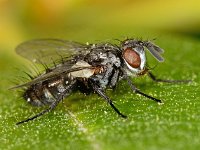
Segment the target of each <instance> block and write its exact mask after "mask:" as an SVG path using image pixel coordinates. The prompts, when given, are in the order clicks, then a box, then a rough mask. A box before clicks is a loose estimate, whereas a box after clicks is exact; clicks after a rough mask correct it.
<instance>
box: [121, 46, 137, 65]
mask: <svg viewBox="0 0 200 150" xmlns="http://www.w3.org/2000/svg"><path fill="white" fill-rule="evenodd" d="M123 57H124V59H125V60H126V62H127V63H128V64H129V65H130V66H131V67H133V68H138V67H140V64H141V59H140V55H139V54H138V53H137V52H135V51H134V50H133V49H131V48H126V49H125V50H124V52H123Z"/></svg>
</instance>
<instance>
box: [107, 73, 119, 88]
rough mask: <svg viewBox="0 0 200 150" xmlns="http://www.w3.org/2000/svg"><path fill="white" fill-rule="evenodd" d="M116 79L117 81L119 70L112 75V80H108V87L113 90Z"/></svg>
mask: <svg viewBox="0 0 200 150" xmlns="http://www.w3.org/2000/svg"><path fill="white" fill-rule="evenodd" d="M118 79H119V70H115V72H114V74H113V76H112V78H111V80H110V83H109V87H111V88H115V87H116V84H117V81H118Z"/></svg>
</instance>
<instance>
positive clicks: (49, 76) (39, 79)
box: [10, 66, 95, 89]
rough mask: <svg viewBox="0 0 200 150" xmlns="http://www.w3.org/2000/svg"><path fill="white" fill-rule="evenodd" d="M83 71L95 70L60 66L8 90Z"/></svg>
mask: <svg viewBox="0 0 200 150" xmlns="http://www.w3.org/2000/svg"><path fill="white" fill-rule="evenodd" d="M84 69H91V70H93V69H95V68H94V67H92V66H88V67H76V68H71V67H69V66H62V67H59V68H56V69H55V70H53V71H51V72H49V73H46V74H42V75H40V76H38V77H37V78H35V79H33V80H32V81H30V82H27V83H24V84H21V85H17V86H15V87H12V88H10V89H17V88H21V87H24V86H31V85H34V84H37V83H41V82H43V81H46V80H49V79H52V78H56V77H58V76H61V75H63V74H68V73H72V72H76V71H79V70H84Z"/></svg>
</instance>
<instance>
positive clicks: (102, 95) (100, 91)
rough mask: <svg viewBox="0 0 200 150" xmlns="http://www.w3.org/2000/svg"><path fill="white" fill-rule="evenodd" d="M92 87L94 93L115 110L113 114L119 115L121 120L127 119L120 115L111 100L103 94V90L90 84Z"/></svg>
mask: <svg viewBox="0 0 200 150" xmlns="http://www.w3.org/2000/svg"><path fill="white" fill-rule="evenodd" d="M92 87H93V89H94V91H95V92H96V93H97V94H98V95H99V96H101V97H102V98H104V99H105V100H106V101H107V102H108V103H109V104H110V106H111V107H112V108H113V109H114V110H115V112H116V113H117V114H118V115H120V116H121V117H122V118H127V116H125V115H124V114H122V113H121V112H120V111H119V110H118V109H117V108H116V107H115V105H114V104H113V102H112V100H111V99H110V98H109V97H108V96H107V95H106V94H105V92H104V90H103V89H102V88H100V87H99V86H97V85H96V84H94V83H93V84H92Z"/></svg>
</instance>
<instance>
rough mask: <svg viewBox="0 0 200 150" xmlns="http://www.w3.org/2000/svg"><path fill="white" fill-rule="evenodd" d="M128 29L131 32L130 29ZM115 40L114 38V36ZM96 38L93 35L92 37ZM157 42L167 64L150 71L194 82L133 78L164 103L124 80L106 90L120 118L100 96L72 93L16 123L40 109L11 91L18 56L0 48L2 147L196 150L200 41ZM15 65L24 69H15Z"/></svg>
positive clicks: (199, 125)
mask: <svg viewBox="0 0 200 150" xmlns="http://www.w3.org/2000/svg"><path fill="white" fill-rule="evenodd" d="M127 33H128V32H127ZM111 38H115V37H111ZM94 40H95V39H94ZM155 43H156V44H157V45H159V46H160V47H162V48H163V49H165V53H164V57H165V60H166V61H165V62H164V63H160V64H156V63H155V62H154V61H153V59H151V58H150V57H151V56H148V57H149V58H148V60H149V61H150V65H151V66H152V67H153V66H155V65H156V67H155V68H154V69H153V70H152V71H153V72H154V74H156V75H157V76H158V77H159V78H163V79H192V80H193V82H192V83H190V84H164V83H154V82H153V81H151V80H150V79H148V78H147V77H141V78H137V79H136V78H133V81H134V83H135V84H136V86H137V87H138V88H140V89H141V90H142V91H143V92H145V93H147V94H150V95H152V96H154V97H156V98H160V99H162V100H163V101H164V105H158V104H157V103H155V102H154V101H151V100H148V99H147V98H145V97H142V96H138V95H136V94H134V93H132V92H131V90H130V88H129V86H128V85H127V83H126V82H125V81H121V82H120V83H119V84H118V86H117V88H116V90H114V91H110V90H108V91H107V93H108V95H109V96H110V97H111V98H112V99H113V101H114V103H115V105H116V106H117V107H118V109H119V110H120V111H121V112H123V113H124V114H126V115H127V116H128V118H127V119H122V118H120V117H119V116H117V114H116V113H115V112H114V111H113V110H112V109H111V108H110V106H109V105H108V104H106V103H105V101H104V100H102V99H101V98H99V97H98V96H97V95H95V94H92V95H89V96H85V95H82V94H81V93H74V94H72V95H71V96H69V97H68V98H66V99H65V100H64V101H63V102H61V103H60V104H59V106H58V107H57V108H56V109H55V110H54V111H53V112H50V113H48V114H46V115H44V116H42V117H40V118H38V119H36V120H34V121H30V122H28V123H24V124H22V125H19V126H16V125H15V123H16V122H18V121H21V120H23V119H25V118H27V117H30V116H33V115H34V114H36V113H38V112H40V111H41V110H42V108H35V107H32V106H30V105H28V104H26V102H25V101H24V100H23V99H22V98H19V94H17V93H18V92H16V91H10V90H8V88H9V87H11V86H13V84H12V83H11V82H10V81H12V79H14V77H15V76H21V75H22V72H20V71H19V70H23V69H21V68H23V67H21V65H23V64H22V63H21V62H19V60H20V58H18V59H16V57H14V56H11V55H8V54H7V53H5V52H4V53H3V52H1V55H0V67H1V74H0V79H1V84H0V118H1V122H0V141H1V144H0V149H15V150H17V149H20V150H21V149H40V150H43V149H81V150H82V149H87V150H88V149H95V150H121V149H123V150H124V149H130V150H132V149H139V150H142V149H152V150H153V149H159V150H160V149H181V150H183V149H187V150H188V149H198V148H199V147H200V142H199V139H200V109H199V108H200V98H199V96H200V92H199V91H200V87H199V82H200V79H199V74H200V69H199V67H200V61H199V57H200V42H199V41H197V40H196V39H192V38H188V37H182V36H175V35H164V36H162V37H160V38H158V39H157V40H156V41H155ZM13 66H17V67H18V68H20V69H19V70H15V69H13Z"/></svg>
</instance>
